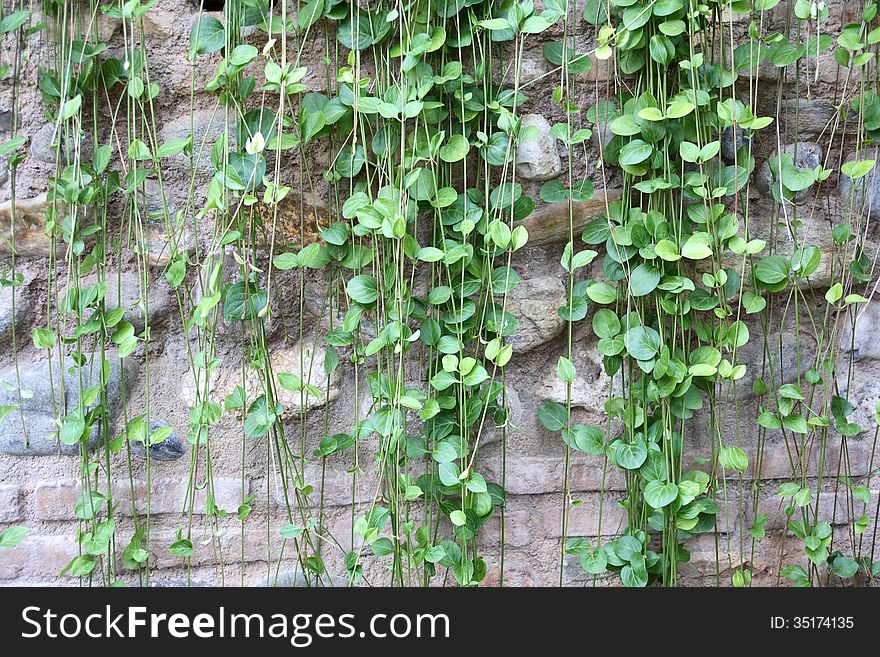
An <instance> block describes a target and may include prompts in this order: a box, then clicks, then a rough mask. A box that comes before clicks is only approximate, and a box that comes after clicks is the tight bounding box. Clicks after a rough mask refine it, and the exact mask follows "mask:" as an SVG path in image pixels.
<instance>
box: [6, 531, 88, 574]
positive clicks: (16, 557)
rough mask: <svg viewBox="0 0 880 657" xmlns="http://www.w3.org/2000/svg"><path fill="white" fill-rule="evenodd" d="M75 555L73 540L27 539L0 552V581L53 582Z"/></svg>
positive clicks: (75, 546)
mask: <svg viewBox="0 0 880 657" xmlns="http://www.w3.org/2000/svg"><path fill="white" fill-rule="evenodd" d="M76 554H77V544H76V541H75V540H74V539H73V537H72V536H30V535H29V536H27V537H25V539H24V540H23V541H22V542H21V543H19V544H18V545H17V546H15V547H14V548H3V549H2V550H0V580H15V579H19V578H28V579H40V578H51V579H54V578H55V577H56V576H57V575H58V573H60V572H61V571H62V570H63V569H64V567H65V566H66V565H67V564H68V563H69V562H70V560H71V559H73V557H75V556H76Z"/></svg>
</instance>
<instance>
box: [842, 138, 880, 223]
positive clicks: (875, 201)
mask: <svg viewBox="0 0 880 657" xmlns="http://www.w3.org/2000/svg"><path fill="white" fill-rule="evenodd" d="M878 157H880V150H878V148H877V147H876V146H874V147H869V148H868V149H867V151H865V150H863V151H862V152H861V153H859V156H858V159H859V160H868V159H870V160H874V161H875V162H876V161H877V160H878ZM855 159H856V154H855V153H850V154H849V155H847V156H846V158H845V160H846V161H847V162H852V161H853V160H855ZM878 169H880V167H878V166H877V165H876V164H875V165H874V166H873V167H872V168H871V170H870V171H869V172H868V173H867V175H865V176H864V177H863V178H859V179H858V180H856V181H853V180H852V179H851V178H850V177H849V176H847V175H846V174H844V173H843V172H841V174H840V181H839V183H838V194H839V196H840V200H841V201H842V204H843V208H842V209H844V212H845V211H846V210H851V211H852V212H853V213H854V214H856V215H857V214H858V213H863V214H865V215H866V216H868V217H869V218H870V219H872V220H877V219H880V174H878ZM853 183H855V184H853Z"/></svg>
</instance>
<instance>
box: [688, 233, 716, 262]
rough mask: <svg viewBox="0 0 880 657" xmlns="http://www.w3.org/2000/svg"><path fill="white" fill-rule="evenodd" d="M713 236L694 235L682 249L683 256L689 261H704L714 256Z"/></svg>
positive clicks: (707, 234)
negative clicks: (711, 245)
mask: <svg viewBox="0 0 880 657" xmlns="http://www.w3.org/2000/svg"><path fill="white" fill-rule="evenodd" d="M711 243H712V236H711V235H709V233H702V232H701V233H694V234H693V235H691V236H690V237H689V238H688V239H687V242H685V243H684V246H682V247H681V255H682V257H685V258H687V259H689V260H702V259H703V258H708V257H709V256H710V255H712V248H711V247H710V246H709V245H710V244H711Z"/></svg>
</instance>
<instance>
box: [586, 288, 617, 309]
mask: <svg viewBox="0 0 880 657" xmlns="http://www.w3.org/2000/svg"><path fill="white" fill-rule="evenodd" d="M587 296H588V297H590V299H592V300H593V301H595V302H596V303H602V304H608V303H614V301H615V300H616V299H617V289H616V288H615V287H614V286H613V285H610V284H608V283H593V284H592V285H590V286H589V287H588V288H587Z"/></svg>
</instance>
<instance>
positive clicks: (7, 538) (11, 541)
mask: <svg viewBox="0 0 880 657" xmlns="http://www.w3.org/2000/svg"><path fill="white" fill-rule="evenodd" d="M27 533H28V530H27V527H22V526H21V525H13V526H12V527H7V528H6V529H4V530H3V531H2V532H0V547H5V548H14V547H15V546H16V545H18V544H19V543H21V542H22V541H23V540H24V539H25V537H26V536H27Z"/></svg>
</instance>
